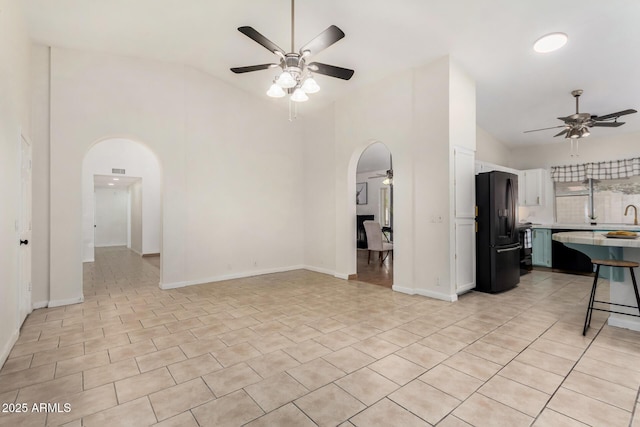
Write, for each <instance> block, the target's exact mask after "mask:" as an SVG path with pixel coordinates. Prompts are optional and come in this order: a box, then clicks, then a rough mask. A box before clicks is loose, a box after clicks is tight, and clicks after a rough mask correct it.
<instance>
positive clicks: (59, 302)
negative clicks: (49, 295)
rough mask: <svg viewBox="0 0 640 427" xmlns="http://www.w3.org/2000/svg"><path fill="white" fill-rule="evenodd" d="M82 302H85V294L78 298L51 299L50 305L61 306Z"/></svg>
mask: <svg viewBox="0 0 640 427" xmlns="http://www.w3.org/2000/svg"><path fill="white" fill-rule="evenodd" d="M81 302H84V295H81V296H79V297H76V298H69V299H59V300H53V301H49V304H48V307H60V306H63V305H71V304H79V303H81Z"/></svg>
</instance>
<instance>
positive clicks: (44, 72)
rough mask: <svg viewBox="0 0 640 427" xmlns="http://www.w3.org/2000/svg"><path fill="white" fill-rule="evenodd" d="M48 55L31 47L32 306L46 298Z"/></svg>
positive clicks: (42, 48) (45, 301)
mask: <svg viewBox="0 0 640 427" xmlns="http://www.w3.org/2000/svg"><path fill="white" fill-rule="evenodd" d="M49 56H50V49H49V48H48V47H45V46H39V45H34V46H32V48H31V73H30V74H31V75H30V84H31V100H32V101H31V136H32V138H31V142H32V144H33V155H32V165H33V168H32V183H33V185H32V194H33V209H32V212H33V221H32V223H33V230H32V234H31V237H32V238H31V245H32V246H31V256H32V257H31V262H32V268H31V283H32V292H31V299H32V302H33V306H34V308H38V307H46V306H47V304H48V302H49V213H50V212H49V155H50V153H49V59H50V58H49Z"/></svg>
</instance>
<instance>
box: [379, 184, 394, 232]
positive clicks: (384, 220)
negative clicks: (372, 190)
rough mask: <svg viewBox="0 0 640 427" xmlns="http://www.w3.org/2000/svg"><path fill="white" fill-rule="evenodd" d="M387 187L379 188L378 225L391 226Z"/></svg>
mask: <svg viewBox="0 0 640 427" xmlns="http://www.w3.org/2000/svg"><path fill="white" fill-rule="evenodd" d="M389 193H390V192H389V187H381V188H380V225H381V226H382V227H391V199H390V197H389Z"/></svg>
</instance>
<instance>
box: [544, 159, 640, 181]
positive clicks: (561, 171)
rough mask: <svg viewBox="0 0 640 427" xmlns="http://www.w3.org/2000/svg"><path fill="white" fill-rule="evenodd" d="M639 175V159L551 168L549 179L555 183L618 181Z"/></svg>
mask: <svg viewBox="0 0 640 427" xmlns="http://www.w3.org/2000/svg"><path fill="white" fill-rule="evenodd" d="M636 175H640V157H635V158H633V159H624V160H612V161H608V162H597V163H584V164H582V165H568V166H552V167H551V179H552V180H554V181H555V182H575V181H584V180H585V179H587V178H593V179H618V178H629V177H632V176H636Z"/></svg>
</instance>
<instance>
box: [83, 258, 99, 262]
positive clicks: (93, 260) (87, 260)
mask: <svg viewBox="0 0 640 427" xmlns="http://www.w3.org/2000/svg"><path fill="white" fill-rule="evenodd" d="M95 261H96V260H95V258H89V259H85V260H82V262H95Z"/></svg>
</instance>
